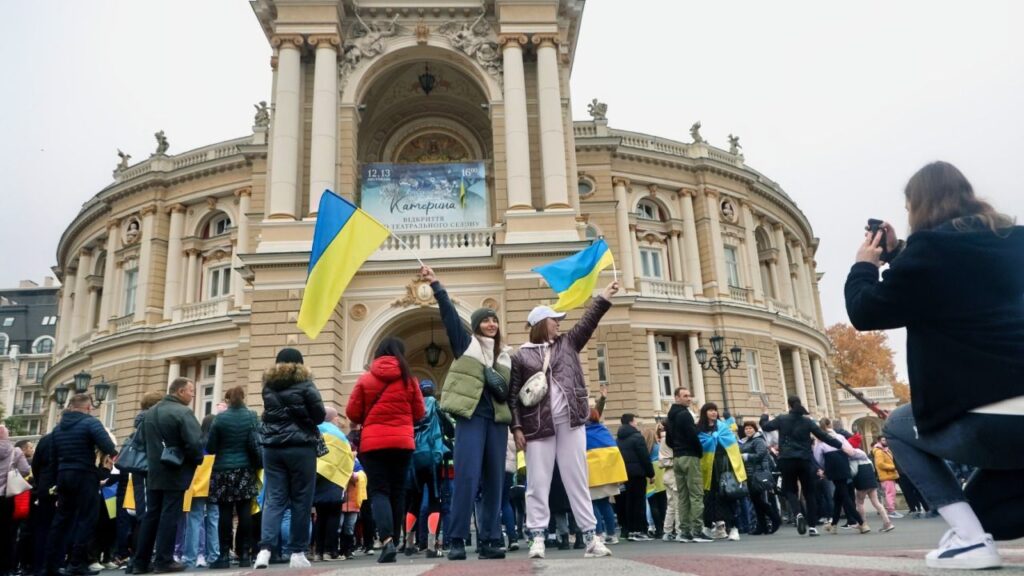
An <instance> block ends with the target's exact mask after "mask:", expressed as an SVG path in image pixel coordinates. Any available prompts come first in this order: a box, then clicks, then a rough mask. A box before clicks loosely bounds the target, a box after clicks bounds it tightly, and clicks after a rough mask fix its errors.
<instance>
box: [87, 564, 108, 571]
mask: <svg viewBox="0 0 1024 576" xmlns="http://www.w3.org/2000/svg"><path fill="white" fill-rule="evenodd" d="M89 570H93V571H95V572H100V571H102V570H105V567H104V566H103V564H100V563H99V562H93V563H92V564H89Z"/></svg>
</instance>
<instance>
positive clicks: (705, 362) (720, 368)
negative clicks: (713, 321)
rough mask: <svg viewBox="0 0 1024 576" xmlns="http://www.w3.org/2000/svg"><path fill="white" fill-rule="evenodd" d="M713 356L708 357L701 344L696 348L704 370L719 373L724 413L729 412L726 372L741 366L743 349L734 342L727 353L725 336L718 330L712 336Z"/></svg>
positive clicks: (695, 351)
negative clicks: (727, 353) (720, 334)
mask: <svg viewBox="0 0 1024 576" xmlns="http://www.w3.org/2000/svg"><path fill="white" fill-rule="evenodd" d="M711 354H712V355H711V357H710V358H709V357H708V350H707V348H704V347H703V346H701V347H700V348H697V349H696V350H694V352H693V355H694V356H696V357H697V363H698V364H700V367H701V368H702V369H704V370H712V371H714V372H717V373H718V377H719V378H720V379H721V382H722V413H723V414H724V413H726V412H729V395H728V393H727V392H726V390H725V373H726V372H728V371H729V370H730V369H734V368H739V366H740V361H741V360H743V349H742V348H740V347H739V346H738V345H737V344H735V343H734V344H733V345H732V348H730V349H729V355H728V356H727V355H726V354H725V337H724V336H719V335H718V332H715V335H714V336H712V337H711Z"/></svg>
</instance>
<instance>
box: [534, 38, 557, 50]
mask: <svg viewBox="0 0 1024 576" xmlns="http://www.w3.org/2000/svg"><path fill="white" fill-rule="evenodd" d="M531 42H533V44H534V45H535V46H537V47H538V48H556V49H557V48H558V45H559V44H561V42H562V41H561V40H560V39H559V38H558V34H534V35H533V39H532V40H531Z"/></svg>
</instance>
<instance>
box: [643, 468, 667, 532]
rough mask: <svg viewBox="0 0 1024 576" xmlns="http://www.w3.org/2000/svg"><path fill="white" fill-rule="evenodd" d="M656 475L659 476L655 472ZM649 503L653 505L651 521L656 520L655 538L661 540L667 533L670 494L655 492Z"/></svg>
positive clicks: (648, 500)
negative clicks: (666, 522) (666, 519)
mask: <svg viewBox="0 0 1024 576" xmlns="http://www.w3.org/2000/svg"><path fill="white" fill-rule="evenodd" d="M659 472H660V470H659ZM655 474H657V472H655ZM647 502H648V503H649V504H650V505H651V520H654V534H655V538H661V537H662V535H663V534H664V533H665V530H664V528H665V514H666V513H667V511H668V494H666V493H665V491H664V490H662V491H661V492H655V493H654V494H651V497H650V498H648V499H647ZM645 520H646V518H645Z"/></svg>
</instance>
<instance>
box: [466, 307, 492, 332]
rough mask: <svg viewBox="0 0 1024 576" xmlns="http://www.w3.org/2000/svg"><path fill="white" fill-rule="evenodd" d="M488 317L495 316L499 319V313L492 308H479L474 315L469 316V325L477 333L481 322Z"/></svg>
mask: <svg viewBox="0 0 1024 576" xmlns="http://www.w3.org/2000/svg"><path fill="white" fill-rule="evenodd" d="M487 318H494V319H495V320H497V319H498V313H497V312H495V311H494V310H492V309H490V308H477V309H476V310H475V311H474V312H473V315H472V316H470V317H469V325H470V328H471V329H472V332H473V333H474V334H476V333H477V330H479V329H480V323H481V322H483V321H484V320H486V319H487Z"/></svg>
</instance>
